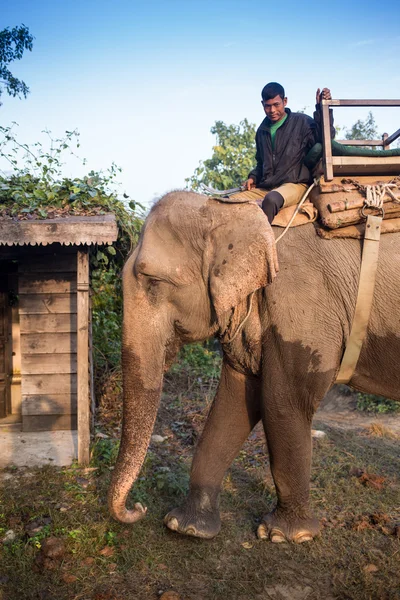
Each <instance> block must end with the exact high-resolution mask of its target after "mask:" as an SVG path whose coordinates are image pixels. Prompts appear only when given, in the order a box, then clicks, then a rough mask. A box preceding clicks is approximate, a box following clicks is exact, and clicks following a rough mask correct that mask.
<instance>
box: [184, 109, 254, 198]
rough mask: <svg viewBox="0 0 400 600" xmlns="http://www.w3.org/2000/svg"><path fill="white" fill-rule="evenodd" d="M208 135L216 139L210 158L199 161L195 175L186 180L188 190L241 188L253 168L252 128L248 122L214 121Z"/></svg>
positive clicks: (245, 120)
mask: <svg viewBox="0 0 400 600" xmlns="http://www.w3.org/2000/svg"><path fill="white" fill-rule="evenodd" d="M211 133H213V134H214V135H216V136H217V143H216V145H215V146H214V147H213V155H212V157H211V158H210V159H207V160H204V161H200V164H199V166H198V167H197V169H196V170H195V172H194V175H193V176H192V177H189V178H187V179H186V182H187V184H188V187H191V188H192V189H193V190H199V189H200V188H201V184H205V185H210V186H212V187H214V188H216V189H220V190H223V189H227V188H231V187H237V186H239V185H241V184H242V183H243V181H245V180H246V179H247V176H248V174H249V172H250V171H251V170H252V168H253V167H254V165H255V153H256V147H255V133H256V128H255V125H254V124H252V123H249V122H248V121H247V119H244V120H243V121H241V122H240V123H239V125H226V124H225V123H224V122H223V121H216V122H215V125H213V127H211Z"/></svg>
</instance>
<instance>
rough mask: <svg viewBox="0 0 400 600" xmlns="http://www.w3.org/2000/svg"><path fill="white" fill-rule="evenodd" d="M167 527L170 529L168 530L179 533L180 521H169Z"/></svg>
mask: <svg viewBox="0 0 400 600" xmlns="http://www.w3.org/2000/svg"><path fill="white" fill-rule="evenodd" d="M166 526H167V527H168V529H171V530H172V531H178V527H179V523H178V519H177V518H176V517H172V518H171V519H167V521H166Z"/></svg>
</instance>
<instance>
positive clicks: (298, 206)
mask: <svg viewBox="0 0 400 600" xmlns="http://www.w3.org/2000/svg"><path fill="white" fill-rule="evenodd" d="M318 183H319V179H314V183H312V184H311V185H310V187H309V188H308V189H307V190H306V192H305V194H304V196H303V197H302V199H301V200H300V202H299V203H298V205H297V208H296V210H295V211H294V213H293V215H292V218H291V219H290V221H289V223H288V224H287V225H286V227H285V229H284V230H283V231H282V233H281V235H279V236H278V237H277V238H276V240H275V244H277V243H278V242H279V240H281V239H282V238H283V236H284V235H285V233H286V232H287V230H288V229H289V227H290V226H291V224H292V223H293V221H294V220H295V218H296V215H297V214H298V212H299V210H300V208H301V207H302V205H303V204H304V202H305V201H306V199H307V198H308V195H309V193H310V192H311V190H312V189H313V187H314V186H315V185H318Z"/></svg>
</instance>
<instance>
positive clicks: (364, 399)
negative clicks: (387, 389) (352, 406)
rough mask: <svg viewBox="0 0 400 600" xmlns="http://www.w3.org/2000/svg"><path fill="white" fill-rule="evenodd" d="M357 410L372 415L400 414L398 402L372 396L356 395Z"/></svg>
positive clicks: (399, 403)
mask: <svg viewBox="0 0 400 600" xmlns="http://www.w3.org/2000/svg"><path fill="white" fill-rule="evenodd" d="M357 409H358V410H361V411H365V412H372V413H380V414H382V413H395V412H400V402H397V401H396V400H391V399H390V398H385V397H384V396H375V395H374V394H361V393H359V394H357Z"/></svg>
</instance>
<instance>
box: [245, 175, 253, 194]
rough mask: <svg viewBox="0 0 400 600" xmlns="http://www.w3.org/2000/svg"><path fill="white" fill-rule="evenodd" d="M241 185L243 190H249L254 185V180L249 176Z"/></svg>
mask: <svg viewBox="0 0 400 600" xmlns="http://www.w3.org/2000/svg"><path fill="white" fill-rule="evenodd" d="M243 185H244V188H245V190H247V191H249V190H251V188H253V187H254V186H255V181H254V179H253V178H252V177H249V179H248V180H247V181H245V182H244V184H243Z"/></svg>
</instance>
